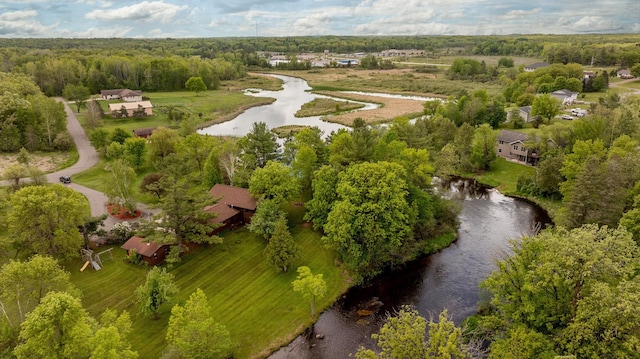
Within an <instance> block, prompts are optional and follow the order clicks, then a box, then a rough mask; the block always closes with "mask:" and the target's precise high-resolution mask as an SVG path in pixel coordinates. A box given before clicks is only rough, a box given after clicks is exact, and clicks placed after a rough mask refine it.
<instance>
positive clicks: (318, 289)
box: [291, 266, 327, 318]
mask: <svg viewBox="0 0 640 359" xmlns="http://www.w3.org/2000/svg"><path fill="white" fill-rule="evenodd" d="M297 272H298V277H296V279H295V280H294V281H293V282H291V285H292V286H293V291H294V292H298V293H300V294H302V296H303V297H304V298H305V299H306V300H308V301H309V304H310V305H311V318H315V316H316V299H319V298H322V297H324V295H325V294H326V293H327V283H326V282H325V281H324V279H322V277H323V275H322V273H320V274H313V273H312V272H311V269H310V268H309V267H307V266H302V267H298V270H297Z"/></svg>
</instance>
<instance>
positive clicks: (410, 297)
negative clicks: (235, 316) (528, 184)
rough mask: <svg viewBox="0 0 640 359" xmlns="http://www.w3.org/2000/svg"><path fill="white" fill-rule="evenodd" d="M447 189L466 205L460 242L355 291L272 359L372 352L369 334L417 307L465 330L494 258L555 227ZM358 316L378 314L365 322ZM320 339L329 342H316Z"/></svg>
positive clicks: (452, 186)
mask: <svg viewBox="0 0 640 359" xmlns="http://www.w3.org/2000/svg"><path fill="white" fill-rule="evenodd" d="M442 188H443V190H442V191H444V192H443V195H445V196H447V197H451V198H454V199H455V200H457V201H460V202H461V204H462V212H461V214H460V216H459V218H460V229H459V231H458V240H457V241H456V242H455V243H453V244H452V245H451V246H449V247H447V248H446V249H444V250H442V251H441V252H439V253H436V254H433V255H429V256H425V257H423V258H421V259H419V260H417V261H414V262H411V263H408V264H406V265H405V266H404V267H403V268H400V269H397V270H394V271H389V272H387V273H384V274H383V275H381V276H379V277H377V278H376V279H375V280H374V281H373V282H372V283H371V284H370V285H368V286H366V287H358V288H352V289H351V290H350V291H349V292H347V294H346V295H345V296H343V297H342V298H341V299H340V300H338V302H336V303H335V304H334V305H333V307H331V308H330V309H329V310H327V311H325V312H324V313H323V314H322V315H321V316H320V318H319V320H318V322H317V323H316V324H315V326H314V327H313V328H312V329H311V330H308V331H307V332H306V333H305V334H303V335H301V336H299V337H298V338H296V339H295V340H294V341H293V342H292V343H291V344H289V345H288V346H287V347H284V348H281V349H280V350H279V351H278V352H276V353H274V354H273V355H271V357H270V358H272V359H283V358H291V359H293V358H296V359H297V358H300V359H305V358H308V359H312V358H313V359H336V358H349V357H350V356H349V355H350V354H353V353H355V352H356V351H357V349H358V348H359V347H360V346H365V347H369V348H374V347H375V342H374V341H373V340H372V339H371V334H372V333H376V332H378V330H379V328H380V326H381V324H382V323H383V320H384V318H385V316H386V314H387V313H389V312H394V311H395V310H396V309H398V308H399V307H400V306H401V305H404V304H410V305H413V306H415V307H416V308H417V309H418V311H419V312H420V313H421V314H422V315H423V316H425V317H427V318H429V317H430V316H433V317H434V318H437V316H438V314H439V313H440V311H442V310H443V309H445V308H447V309H448V310H449V314H450V315H451V316H452V317H453V320H454V321H455V322H456V323H457V324H460V322H461V321H462V320H463V319H464V318H465V317H467V316H469V315H471V314H474V313H475V312H476V305H477V303H478V300H480V296H481V294H480V293H479V289H478V284H479V283H480V282H481V281H482V280H483V279H485V278H486V277H487V276H488V275H489V273H491V271H493V270H494V269H495V268H496V267H495V259H496V258H498V257H501V256H503V255H504V254H506V253H507V252H508V241H509V240H510V239H513V238H519V237H521V236H522V235H523V234H529V233H531V230H532V228H534V227H535V226H536V224H537V223H542V224H546V223H550V222H551V220H550V219H549V217H548V216H547V214H546V213H545V212H544V211H542V210H540V209H539V208H538V207H537V206H535V205H532V204H530V203H528V202H526V201H522V200H519V199H514V198H510V197H506V196H504V195H502V194H500V193H499V192H498V191H496V190H494V189H489V188H486V187H482V186H479V185H478V184H476V183H475V182H474V181H470V180H455V181H451V182H449V183H444V184H443V187H442ZM359 309H368V310H371V311H373V312H374V313H375V315H372V316H368V317H360V316H358V313H357V311H358V310H359ZM316 334H320V335H324V339H316V338H315V336H316ZM351 357H353V356H351Z"/></svg>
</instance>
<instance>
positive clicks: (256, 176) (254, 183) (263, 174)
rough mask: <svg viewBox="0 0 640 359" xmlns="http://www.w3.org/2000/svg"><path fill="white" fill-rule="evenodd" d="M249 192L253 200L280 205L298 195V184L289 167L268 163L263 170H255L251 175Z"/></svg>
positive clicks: (272, 162)
mask: <svg viewBox="0 0 640 359" xmlns="http://www.w3.org/2000/svg"><path fill="white" fill-rule="evenodd" d="M249 192H250V193H251V195H252V196H253V197H254V198H257V199H270V200H274V201H276V202H277V203H279V204H282V203H286V202H288V201H291V200H292V199H293V198H295V196H297V195H298V194H300V182H299V180H298V178H297V177H296V176H294V174H293V169H292V168H291V167H288V166H285V165H283V164H282V163H280V162H275V161H269V162H267V164H266V166H264V167H263V168H256V170H255V171H254V172H253V175H251V179H250V180H249Z"/></svg>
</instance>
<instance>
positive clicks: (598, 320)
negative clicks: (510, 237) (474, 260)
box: [483, 225, 640, 358]
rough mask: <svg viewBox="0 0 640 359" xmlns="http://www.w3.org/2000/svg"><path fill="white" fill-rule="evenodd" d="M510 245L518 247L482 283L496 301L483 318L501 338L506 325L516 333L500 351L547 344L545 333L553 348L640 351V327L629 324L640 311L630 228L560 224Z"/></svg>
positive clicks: (587, 352)
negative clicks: (571, 228) (489, 313)
mask: <svg viewBox="0 0 640 359" xmlns="http://www.w3.org/2000/svg"><path fill="white" fill-rule="evenodd" d="M512 248H513V249H512V250H513V255H512V256H511V257H508V258H506V259H505V260H503V261H501V262H499V264H498V270H497V271H495V272H494V273H493V274H491V275H490V276H489V278H487V280H486V281H485V282H484V283H483V286H484V287H485V288H487V289H489V291H490V292H491V293H492V294H493V298H492V300H491V304H492V306H493V309H494V311H493V314H491V315H490V316H489V317H488V318H485V322H486V323H490V322H491V321H493V322H494V323H495V324H494V325H492V327H493V328H494V329H493V331H494V336H496V337H502V338H504V336H503V335H504V332H505V331H506V332H509V333H508V336H507V337H506V338H511V339H509V340H510V342H507V343H504V342H502V341H498V342H496V343H497V344H496V345H497V346H498V348H502V349H500V351H501V352H502V351H503V350H505V347H512V348H516V347H515V346H516V345H518V347H519V348H522V350H527V351H531V350H536V351H538V350H542V351H544V352H549V348H548V347H549V346H548V345H547V344H545V341H544V340H541V339H540V335H543V336H544V337H545V338H547V339H548V340H549V342H551V343H553V348H554V351H555V352H557V353H563V354H570V355H576V356H577V357H581V358H582V357H584V358H603V357H627V356H626V354H625V353H626V352H627V350H631V351H637V348H638V343H640V334H639V333H638V331H637V326H636V327H635V328H636V329H634V328H633V327H634V326H633V325H631V326H629V325H628V324H629V320H632V321H633V320H635V319H632V318H638V316H639V315H640V309H638V308H640V306H639V305H640V297H639V296H638V295H637V290H636V289H633V288H636V286H638V284H639V282H638V278H637V276H635V268H636V266H637V264H638V260H637V258H638V254H639V250H638V246H637V245H636V243H635V242H634V241H633V239H632V238H631V235H630V234H629V233H628V232H626V231H625V230H623V229H610V228H607V227H606V226H604V227H600V228H599V227H598V226H596V225H584V226H582V227H580V228H576V229H573V230H566V229H564V228H562V227H559V228H556V229H548V230H544V231H542V232H541V233H540V234H538V235H537V236H535V237H525V238H523V239H522V241H521V242H514V243H513V246H512ZM626 293H629V294H631V293H633V294H631V295H627V294H626ZM623 308H625V309H623ZM621 311H625V313H624V314H622V312H621ZM636 323H637V322H636ZM518 326H524V328H523V329H517V327H518ZM613 328H615V329H613ZM516 330H519V331H520V333H519V332H515V331H516ZM537 333H539V334H537ZM603 333H605V334H603ZM516 335H517V336H516ZM523 340H527V341H530V342H522V341H523ZM516 341H520V342H519V343H517V342H516ZM536 343H537V344H536ZM526 348H528V349H526ZM535 348H538V349H535ZM631 348H635V349H631Z"/></svg>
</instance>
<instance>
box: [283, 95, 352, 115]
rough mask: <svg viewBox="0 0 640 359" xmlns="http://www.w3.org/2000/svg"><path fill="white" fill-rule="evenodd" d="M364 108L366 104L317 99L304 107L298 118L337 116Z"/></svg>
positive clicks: (297, 113) (300, 110)
mask: <svg viewBox="0 0 640 359" xmlns="http://www.w3.org/2000/svg"><path fill="white" fill-rule="evenodd" d="M362 107H364V104H361V103H357V102H349V101H337V100H333V99H330V98H317V99H315V100H313V101H310V102H307V103H305V104H304V105H302V108H301V109H299V110H298V112H296V114H295V116H296V117H309V116H323V115H335V114H338V113H340V112H342V111H351V110H355V109H358V108H362Z"/></svg>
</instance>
